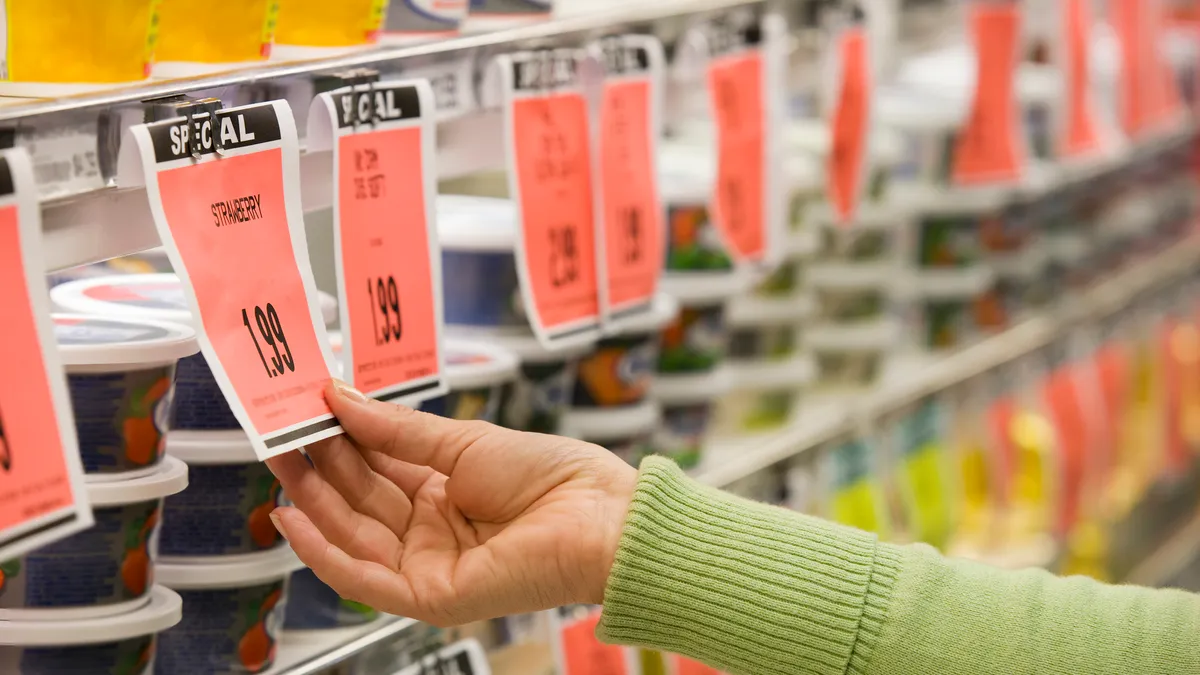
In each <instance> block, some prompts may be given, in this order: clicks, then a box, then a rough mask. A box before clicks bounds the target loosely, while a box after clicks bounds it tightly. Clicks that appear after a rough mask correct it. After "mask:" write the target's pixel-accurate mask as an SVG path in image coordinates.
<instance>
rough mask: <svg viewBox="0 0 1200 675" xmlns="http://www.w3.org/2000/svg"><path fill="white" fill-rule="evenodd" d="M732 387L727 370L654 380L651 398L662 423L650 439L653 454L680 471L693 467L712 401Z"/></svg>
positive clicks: (705, 433)
mask: <svg viewBox="0 0 1200 675" xmlns="http://www.w3.org/2000/svg"><path fill="white" fill-rule="evenodd" d="M732 384H733V380H732V377H731V376H730V371H729V369H728V368H727V367H721V368H718V369H716V370H713V371H711V372H708V373H702V374H699V375H675V376H663V377H660V378H658V380H657V381H655V383H654V397H655V398H656V399H658V401H659V405H660V406H661V408H662V421H661V422H660V423H659V425H658V426H657V427H656V428H655V430H654V434H653V436H652V437H651V440H650V447H651V448H652V449H653V451H654V454H656V455H662V456H664V457H669V458H670V459H672V460H674V461H675V463H676V464H678V465H679V466H680V467H682V468H684V469H691V468H695V467H696V466H697V465H698V464H699V463H700V459H701V455H702V453H703V450H704V443H705V441H706V440H707V439H708V437H709V432H710V430H711V428H712V422H713V414H714V408H715V407H716V401H717V400H718V399H720V398H721V397H722V396H725V395H726V394H727V393H728V392H729V390H730V387H731V386H732Z"/></svg>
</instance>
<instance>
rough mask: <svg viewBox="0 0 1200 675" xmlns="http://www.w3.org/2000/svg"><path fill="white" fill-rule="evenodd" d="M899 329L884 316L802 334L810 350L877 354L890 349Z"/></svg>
mask: <svg viewBox="0 0 1200 675" xmlns="http://www.w3.org/2000/svg"><path fill="white" fill-rule="evenodd" d="M899 334H900V326H899V325H898V324H897V323H896V321H895V320H894V319H890V318H887V317H884V318H880V319H876V320H874V321H864V322H859V323H852V324H840V325H839V324H822V325H818V326H814V327H813V328H811V329H810V330H809V331H808V332H807V333H805V336H804V340H805V342H806V343H807V344H808V347H809V348H810V349H814V350H818V351H822V350H823V351H831V352H876V351H886V350H889V349H891V348H892V347H893V346H895V344H896V339H897V338H898V337H899Z"/></svg>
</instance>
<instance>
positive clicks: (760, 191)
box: [706, 18, 771, 263]
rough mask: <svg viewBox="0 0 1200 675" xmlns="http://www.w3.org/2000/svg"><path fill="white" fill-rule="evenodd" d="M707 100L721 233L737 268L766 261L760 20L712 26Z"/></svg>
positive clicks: (715, 207) (715, 211) (767, 238)
mask: <svg viewBox="0 0 1200 675" xmlns="http://www.w3.org/2000/svg"><path fill="white" fill-rule="evenodd" d="M706 37H707V40H708V46H709V55H710V60H709V65H708V95H709V99H710V102H711V106H712V111H713V117H714V121H715V122H716V128H717V184H716V186H715V189H714V192H713V198H712V199H713V201H712V210H713V219H714V222H715V224H716V226H717V231H718V232H719V233H720V234H721V237H722V239H723V240H724V241H725V244H726V246H727V247H728V248H729V251H730V253H731V254H732V255H733V258H734V259H735V260H736V261H738V262H743V263H745V262H749V263H755V262H760V261H763V260H764V259H765V258H766V256H767V254H768V249H769V244H770V243H771V242H770V239H771V233H770V232H769V226H768V217H767V216H768V214H767V202H768V200H769V198H770V197H769V192H768V189H769V184H768V179H769V176H768V175H767V171H768V167H767V163H768V159H769V158H768V153H769V145H768V143H769V142H770V139H769V138H768V133H769V132H768V119H767V116H768V110H767V105H768V101H767V95H768V91H767V83H766V79H767V64H766V55H765V54H764V51H763V48H762V47H763V44H762V43H763V32H762V26H761V25H760V23H759V22H758V20H757V19H756V18H755V19H752V20H748V21H738V20H735V19H730V20H728V21H714V22H713V23H711V24H709V25H708V30H707V32H706Z"/></svg>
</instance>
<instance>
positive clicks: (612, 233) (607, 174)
mask: <svg viewBox="0 0 1200 675" xmlns="http://www.w3.org/2000/svg"><path fill="white" fill-rule="evenodd" d="M590 49H591V51H592V52H593V53H594V54H595V55H596V58H597V59H598V60H599V61H600V62H601V63H602V64H604V70H605V78H604V87H603V93H602V95H601V101H600V111H599V127H600V128H599V133H598V134H596V139H597V142H598V145H599V149H598V151H597V157H598V161H599V171H597V178H598V179H599V180H598V189H597V190H596V202H597V205H598V207H599V208H598V209H597V213H598V215H597V223H598V225H599V226H598V227H596V235H597V247H596V251H597V253H598V269H599V271H600V278H601V291H602V292H601V294H600V295H601V297H602V298H603V300H604V307H602V314H603V315H604V316H605V318H606V319H608V320H613V321H620V320H622V319H628V318H631V317H633V316H636V315H640V314H644V313H646V312H648V311H650V307H651V305H652V304H653V301H654V294H655V291H656V290H657V288H658V279H659V276H660V274H661V272H662V267H663V264H662V263H663V246H664V243H663V237H664V225H663V222H664V213H663V205H662V202H661V200H660V199H659V193H658V165H657V159H656V158H657V157H658V137H659V131H660V130H661V120H662V82H663V68H664V65H663V63H664V57H663V50H662V43H660V42H659V41H658V39H657V38H655V37H653V36H650V35H622V36H616V37H610V38H605V39H603V40H601V41H599V42H598V43H596V44H593V45H592V46H591V48H590Z"/></svg>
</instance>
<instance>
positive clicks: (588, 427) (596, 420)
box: [562, 401, 662, 443]
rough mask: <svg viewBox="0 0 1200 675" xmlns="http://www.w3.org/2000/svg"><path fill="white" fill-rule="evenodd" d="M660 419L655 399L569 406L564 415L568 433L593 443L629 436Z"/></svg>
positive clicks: (646, 429)
mask: <svg viewBox="0 0 1200 675" xmlns="http://www.w3.org/2000/svg"><path fill="white" fill-rule="evenodd" d="M661 418H662V411H661V410H660V409H659V407H658V403H656V402H655V401H644V402H642V403H640V404H638V405H635V406H625V407H620V408H596V409H595V410H590V409H571V410H568V411H566V412H565V413H564V414H563V418H562V428H563V429H564V430H565V431H566V432H567V435H569V436H574V437H576V438H579V439H581V440H585V441H590V442H593V443H602V442H604V441H611V440H614V439H621V438H628V437H630V436H636V435H638V434H644V433H648V432H650V431H653V430H654V428H655V427H657V426H658V422H659V420H660V419H661Z"/></svg>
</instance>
